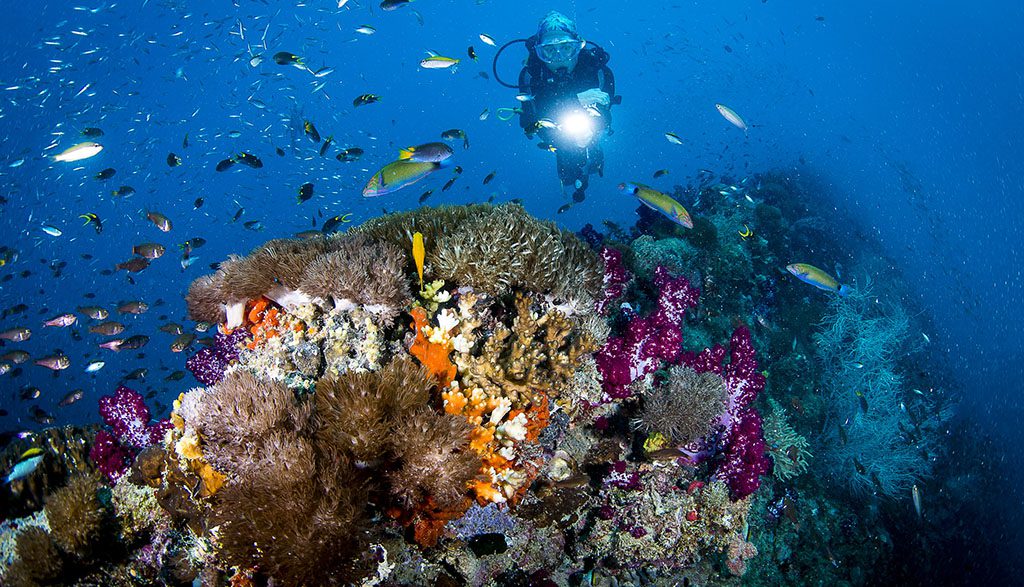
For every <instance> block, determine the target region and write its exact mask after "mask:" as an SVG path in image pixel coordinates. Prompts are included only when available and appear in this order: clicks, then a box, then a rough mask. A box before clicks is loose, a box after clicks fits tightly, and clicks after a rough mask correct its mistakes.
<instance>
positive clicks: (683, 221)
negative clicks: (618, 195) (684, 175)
mask: <svg viewBox="0 0 1024 587" xmlns="http://www.w3.org/2000/svg"><path fill="white" fill-rule="evenodd" d="M619 189H620V190H622V191H624V192H627V193H629V194H632V195H634V196H636V197H637V199H638V200H640V202H641V203H642V204H643V205H645V206H647V207H648V208H650V209H651V210H655V211H657V212H661V213H662V214H664V215H665V216H666V217H667V218H668V219H669V220H671V221H672V222H675V223H676V224H678V225H680V226H683V227H686V228H693V220H692V219H691V218H690V213H689V212H687V211H686V208H684V207H683V205H682V204H680V203H679V202H677V201H675V200H673V199H672V198H671V197H669V196H667V195H665V194H663V193H661V192H659V191H658V190H656V189H654V188H651V187H648V186H645V185H644V184H642V183H632V182H628V181H627V182H625V183H620V184H619Z"/></svg>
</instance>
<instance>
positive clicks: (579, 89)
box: [492, 11, 622, 202]
mask: <svg viewBox="0 0 1024 587" xmlns="http://www.w3.org/2000/svg"><path fill="white" fill-rule="evenodd" d="M515 42H523V43H525V44H526V49H527V51H529V56H528V57H527V59H526V64H525V66H524V67H523V69H522V71H521V72H520V73H519V85H518V86H512V85H511V84H507V83H505V82H503V81H501V79H500V78H498V72H497V67H496V65H497V60H498V56H499V55H500V54H501V51H503V50H504V49H505V48H506V47H508V46H509V45H510V44H512V43H515ZM608 59H609V55H608V53H607V52H606V51H605V50H604V49H602V48H601V47H599V46H597V45H596V44H594V43H591V42H588V41H585V40H584V39H583V38H582V37H580V35H579V33H577V32H576V25H575V23H573V22H572V21H571V20H569V19H568V18H567V17H566V16H565V15H563V14H561V13H559V12H556V11H551V12H549V13H548V14H547V15H546V16H545V17H544V18H542V19H541V21H540V26H539V27H538V30H537V34H536V35H534V36H532V37H530V38H529V39H516V40H514V41H509V42H508V43H506V44H505V45H504V46H503V47H501V49H499V51H498V53H497V54H495V56H494V66H493V67H492V69H493V73H494V76H495V79H497V80H498V83H500V84H502V85H504V86H506V87H517V88H518V90H519V95H517V96H516V99H518V100H519V101H520V102H521V103H522V106H521V109H517V110H516V111H517V112H518V113H519V125H520V126H521V127H522V128H523V131H524V132H525V133H526V136H527V138H529V139H532V138H533V137H534V135H537V136H539V137H540V139H541V141H542V142H541V145H540V146H541V147H542V148H546V149H549V150H552V151H554V152H555V155H556V157H557V158H558V178H559V179H560V180H561V182H562V187H563V189H564V188H565V186H569V185H571V186H573V187H572V189H573V193H572V199H573V202H582V201H583V199H584V198H585V197H586V193H585V192H586V189H587V186H588V184H589V181H588V179H589V176H590V174H592V173H596V174H598V175H599V176H603V175H604V153H603V152H602V151H601V145H600V140H601V137H602V136H603V135H605V134H611V132H612V131H611V107H612V105H613V104H619V103H620V102H621V101H622V98H621V96H616V95H615V77H614V76H613V75H612V70H611V69H609V68H608Z"/></svg>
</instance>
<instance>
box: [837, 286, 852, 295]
mask: <svg viewBox="0 0 1024 587" xmlns="http://www.w3.org/2000/svg"><path fill="white" fill-rule="evenodd" d="M836 293H838V294H839V296H840V297H844V298H845V297H846V296H847V295H849V293H850V286H848V285H840V286H839V289H838V290H837V291H836Z"/></svg>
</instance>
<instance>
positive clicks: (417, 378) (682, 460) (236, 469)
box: [53, 204, 774, 585]
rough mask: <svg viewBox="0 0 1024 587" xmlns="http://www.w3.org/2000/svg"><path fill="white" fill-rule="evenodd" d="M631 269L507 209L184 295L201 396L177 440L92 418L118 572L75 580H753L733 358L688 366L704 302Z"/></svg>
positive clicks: (744, 357)
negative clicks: (104, 427) (419, 256)
mask: <svg viewBox="0 0 1024 587" xmlns="http://www.w3.org/2000/svg"><path fill="white" fill-rule="evenodd" d="M610 228H611V227H610ZM413 232H420V233H422V234H423V236H424V242H425V259H426V263H425V268H424V277H425V278H426V280H425V281H424V282H423V283H422V284H420V282H419V278H418V275H417V273H416V271H415V264H414V261H413V259H412V255H411V254H410V253H409V250H410V248H411V247H410V244H411V236H410V235H411V234H412V233H413ZM591 232H594V231H591ZM613 232H614V230H613ZM723 240H724V239H723ZM682 242H683V241H680V242H672V243H657V242H654V243H649V244H650V246H649V247H648V252H647V253H646V255H648V256H650V255H653V253H651V251H654V250H655V249H662V248H664V250H665V251H667V252H666V253H665V254H664V255H662V256H661V257H660V258H661V259H665V260H668V259H669V258H670V257H671V254H670V253H672V251H673V250H674V249H673V247H681V246H682V245H681V244H680V243H682ZM684 244H685V243H684ZM616 246H619V245H616ZM685 246H686V247H692V243H689V244H686V245H685ZM709 246H710V245H709ZM640 248H641V247H640V246H639V245H638V246H637V247H636V248H635V249H633V250H630V249H629V248H628V247H624V248H622V249H618V248H616V249H612V248H609V247H607V246H603V243H601V242H600V236H599V235H596V232H595V233H594V234H590V236H589V239H588V242H587V243H584V242H583V241H582V240H580V239H579V238H578V237H576V236H575V235H572V234H570V233H567V232H564V231H562V230H560V229H558V228H557V227H556V226H555V225H554V224H552V223H548V222H542V221H539V220H537V219H534V218H532V217H530V216H529V215H528V214H526V212H525V211H524V210H523V208H522V207H521V206H518V205H514V204H508V205H503V206H489V205H481V206H465V207H450V208H440V209H419V210H415V211H412V212H404V213H396V214H391V215H388V216H386V217H382V218H378V219H374V220H371V221H370V222H368V223H366V224H364V225H363V226H361V227H355V228H353V229H351V230H350V231H349V232H348V233H346V234H343V235H335V236H331V237H326V238H323V237H317V238H313V239H311V240H309V241H292V240H276V241H270V242H268V243H266V244H265V245H263V246H261V247H259V248H257V249H256V250H254V251H253V252H252V253H250V254H249V255H247V256H245V257H232V258H230V259H228V260H227V261H225V262H224V263H223V264H221V266H220V268H219V269H218V270H217V272H216V273H214V274H213V275H209V276H206V277H202V278H200V279H198V280H196V281H195V282H193V284H192V286H191V287H190V290H189V294H188V304H189V311H190V315H191V316H192V317H193V318H196V319H202V320H206V321H209V322H214V323H216V327H217V329H218V332H217V334H216V335H215V338H214V344H213V346H212V347H208V348H205V349H202V350H200V351H198V352H197V353H195V354H194V355H193V356H192V357H190V358H189V359H188V362H187V363H188V367H189V368H190V370H192V371H193V373H194V374H195V376H196V378H197V380H198V381H199V382H200V383H201V384H202V385H204V386H205V387H197V388H195V389H192V390H190V391H188V392H187V393H184V394H182V395H181V396H180V397H179V398H178V400H177V401H176V402H175V403H174V411H173V412H172V414H171V420H170V424H163V423H160V424H157V425H153V424H150V423H149V414H148V411H145V409H144V408H145V405H144V404H141V408H140V403H141V398H137V397H135V396H133V395H131V394H129V393H128V392H127V391H125V392H122V391H121V390H119V391H118V393H117V394H115V395H114V396H111V399H109V400H105V404H106V403H109V404H111V405H115V404H116V405H118V406H122V407H123V408H122V409H120V411H119V412H118V413H119V414H122V413H123V414H125V415H126V417H125V418H120V419H116V420H114V419H112V420H108V424H109V425H110V426H111V430H110V431H104V432H103V433H102V434H101V435H100V436H99V438H98V440H97V443H96V446H98V447H100V448H98V449H96V450H97V454H98V455H99V456H101V457H103V458H102V460H104V462H109V463H111V464H110V465H104V471H107V472H111V473H110V476H109V479H110V480H112V481H116V482H114V483H112V487H111V488H110V489H109V490H108V489H104V490H102V491H103V496H104V499H106V496H107V495H108V492H109V496H110V498H109V503H110V508H109V511H108V508H107V507H106V506H103V503H105V502H101V506H102V507H101V508H100V509H99V510H97V511H99V512H100V513H101V514H102V516H103V520H104V524H107V525H105V526H103V528H102V531H103V532H107V534H106V535H108V536H111V537H113V536H116V537H117V539H118V542H119V544H120V546H121V548H122V550H121V551H111V552H110V553H109V557H110V559H115V558H117V557H118V556H121V557H122V558H127V559H128V561H127V562H125V561H122V562H120V563H113V561H112V560H111V561H110V562H111V564H110V565H109V566H107V567H104V568H102V569H101V570H98V569H97V568H96V567H94V568H93V569H91V570H88V571H87V572H88V573H92V575H90V578H91V577H93V576H98V575H99V573H105V575H104V576H107V577H111V578H117V580H114V579H111V582H114V583H116V582H118V581H121V580H122V579H124V580H125V581H128V580H129V579H128V578H129V577H133V578H134V579H133V580H134V581H135V582H137V583H138V582H142V583H147V584H178V583H183V582H192V581H195V580H197V579H198V580H201V581H205V582H207V583H209V584H211V585H212V584H224V583H225V582H226V581H227V580H230V581H231V583H232V584H237V585H245V584H263V583H267V584H271V583H273V584H284V585H312V584H316V585H343V584H358V583H360V582H363V583H364V584H367V585H370V584H422V585H428V584H477V585H482V584H538V585H542V584H543V585H550V584H577V583H583V582H584V581H586V580H588V577H589V578H592V579H593V580H594V581H595V582H597V583H601V582H602V581H604V582H605V583H609V584H610V582H611V581H613V580H616V578H617V580H619V581H620V582H626V581H634V582H638V583H639V582H642V581H655V580H658V581H663V582H667V581H669V580H670V578H671V579H672V580H676V579H678V580H684V579H686V578H690V580H691V581H694V580H696V579H695V578H697V577H700V578H701V581H700V583H702V584H703V583H708V582H710V581H709V580H707V579H708V578H710V577H712V576H715V577H717V578H721V577H723V576H725V575H726V573H727V572H729V571H730V570H731V571H732V572H742V571H743V570H744V565H752V564H757V561H758V559H752V558H751V557H752V556H753V555H754V554H756V549H760V548H761V544H757V546H756V548H755V547H754V545H753V544H752V543H751V542H748V540H750V538H749V536H748V535H747V533H746V523H747V520H748V517H749V510H750V507H751V502H752V500H751V499H750V496H751V495H752V494H753V493H754V491H755V490H756V489H757V488H758V485H759V483H760V477H761V476H762V475H765V474H766V473H768V472H769V470H770V466H771V459H770V457H768V456H767V450H768V448H767V447H766V446H765V443H764V441H763V440H762V438H761V420H760V417H759V416H758V414H757V412H756V411H755V410H754V408H753V405H754V404H753V402H754V400H755V398H756V396H757V394H758V393H759V392H760V391H761V389H763V387H764V385H765V381H764V376H763V375H762V374H761V373H760V372H759V371H758V365H757V361H756V359H755V357H754V343H753V341H752V340H751V335H750V333H749V331H747V330H746V329H745V328H739V329H737V330H736V331H735V333H734V334H733V337H732V340H731V351H732V352H731V355H729V352H728V351H727V350H726V349H725V348H723V347H717V346H716V347H713V348H707V349H705V350H703V351H701V352H699V353H686V352H684V351H685V350H686V349H687V348H691V349H693V348H697V349H699V348H702V347H703V346H704V345H703V344H701V342H702V341H704V340H721V338H722V337H723V336H725V334H724V333H721V334H720V333H719V331H718V330H717V329H720V328H721V324H722V321H723V320H724V321H728V320H727V319H722V318H717V319H716V320H718V321H714V322H713V324H712V326H711V327H710V328H704V326H705V323H704V322H703V320H704V319H705V318H707V314H706V313H700V312H703V309H702V308H698V307H697V302H698V297H699V295H700V292H699V291H698V290H697V288H696V287H693V286H692V285H691V284H690V281H688V279H687V278H685V277H679V276H675V275H673V274H672V273H671V272H670V271H669V270H667V269H666V268H665V267H663V266H657V267H655V268H654V269H653V275H652V274H651V271H649V270H648V269H649V268H650V265H649V264H645V263H644V262H640V260H639V259H638V257H637V250H638V249H640ZM680 251H681V252H680ZM672 254H675V255H676V256H677V257H679V258H682V257H684V256H685V255H686V251H685V250H683V249H680V250H677V251H674V253H672ZM702 254H703V253H702ZM691 262H692V263H691V264H695V265H699V261H693V260H691ZM682 266H683V264H682V263H681V262H680V263H676V264H674V265H673V268H675V267H682ZM627 267H630V268H631V269H636V270H635V271H632V272H631V271H630V270H627ZM694 278H695V279H703V278H704V276H703V275H694ZM414 291H418V295H417V296H416V297H415V298H414V297H413V296H412V295H411V292H414ZM690 310H693V312H691V313H690V314H689V319H690V320H692V321H694V322H696V321H701V322H700V326H699V327H694V326H693V325H691V326H690V327H689V328H688V329H687V331H686V332H685V333H684V330H683V327H684V318H685V317H687V313H688V312H689V311H690ZM684 342H686V343H688V346H685V347H684ZM708 346H710V345H708ZM727 355H729V356H728V357H727ZM127 415H130V417H127ZM121 420H124V422H122V421H121ZM631 421H632V422H633V423H634V424H635V426H630V423H631ZM773 422H774V420H772V421H771V422H770V424H772V426H774V424H773ZM772 430H774V428H772ZM122 437H124V438H122ZM641 447H644V449H641ZM129 465H130V467H129ZM128 471H130V473H129V472H128ZM92 495H93V497H94V498H95V497H96V496H97V492H96V489H95V487H94V488H93V493H92ZM58 526H59V524H58ZM82 528H83V529H84V528H86V526H84V525H83V526H82ZM60 532H66V530H64V529H61V530H60ZM58 533H59V532H58V529H57V528H55V529H54V531H53V536H54V538H56V537H57V536H58ZM56 544H58V545H59V544H61V543H60V542H59V541H57V542H56ZM60 548H63V546H61V547H60ZM129 553H130V554H129ZM61 556H64V555H63V554H62V555H61ZM623 567H630V568H623ZM229 577H230V579H228V578H229ZM667 584H671V583H667Z"/></svg>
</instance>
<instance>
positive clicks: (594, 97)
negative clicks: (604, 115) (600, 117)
mask: <svg viewBox="0 0 1024 587" xmlns="http://www.w3.org/2000/svg"><path fill="white" fill-rule="evenodd" d="M576 99H577V100H579V101H580V106H583V107H584V108H588V107H590V106H601V107H602V108H607V107H608V106H609V105H611V103H612V98H611V96H609V95H608V92H605V91H602V90H601V89H600V88H590V89H589V90H586V91H583V92H580V93H578V94H576Z"/></svg>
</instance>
